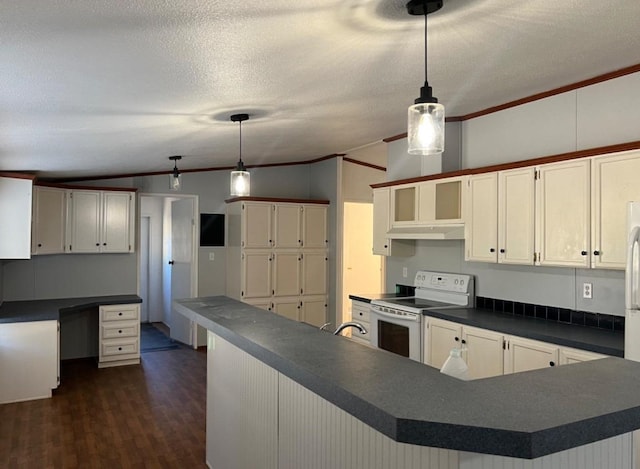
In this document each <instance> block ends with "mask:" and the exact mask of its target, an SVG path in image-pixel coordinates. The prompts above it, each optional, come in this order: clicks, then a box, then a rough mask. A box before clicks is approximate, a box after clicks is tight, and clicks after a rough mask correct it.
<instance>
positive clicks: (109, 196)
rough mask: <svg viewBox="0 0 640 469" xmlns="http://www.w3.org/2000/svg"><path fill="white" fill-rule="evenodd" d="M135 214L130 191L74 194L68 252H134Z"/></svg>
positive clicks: (71, 196)
mask: <svg viewBox="0 0 640 469" xmlns="http://www.w3.org/2000/svg"><path fill="white" fill-rule="evenodd" d="M134 212H135V202H134V197H133V195H132V193H130V192H125V191H89V190H73V191H71V192H70V195H69V209H68V213H69V221H68V230H67V232H68V239H67V243H68V246H69V249H68V252H70V253H96V252H104V253H117V252H133V250H134V241H133V239H134V229H133V228H134V223H135V222H134Z"/></svg>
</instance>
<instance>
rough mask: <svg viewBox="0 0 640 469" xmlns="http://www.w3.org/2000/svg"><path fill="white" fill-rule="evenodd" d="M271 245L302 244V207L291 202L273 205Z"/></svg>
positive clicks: (287, 245) (297, 245)
mask: <svg viewBox="0 0 640 469" xmlns="http://www.w3.org/2000/svg"><path fill="white" fill-rule="evenodd" d="M273 214H274V217H273V247H275V248H278V249H285V248H298V247H300V245H301V244H302V231H301V230H302V221H301V218H302V207H300V206H299V205H297V204H296V205H292V204H275V205H274V206H273Z"/></svg>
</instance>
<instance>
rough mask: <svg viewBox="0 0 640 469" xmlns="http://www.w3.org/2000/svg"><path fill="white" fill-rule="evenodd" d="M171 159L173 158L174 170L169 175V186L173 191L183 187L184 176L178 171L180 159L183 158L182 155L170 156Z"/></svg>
mask: <svg viewBox="0 0 640 469" xmlns="http://www.w3.org/2000/svg"><path fill="white" fill-rule="evenodd" d="M169 159H170V160H173V172H172V173H171V174H170V175H169V188H170V189H171V190H172V191H179V190H180V188H181V187H182V176H181V175H180V171H178V161H179V160H181V159H182V157H181V156H170V157H169Z"/></svg>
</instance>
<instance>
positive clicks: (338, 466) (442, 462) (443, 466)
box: [278, 375, 458, 469]
mask: <svg viewBox="0 0 640 469" xmlns="http://www.w3.org/2000/svg"><path fill="white" fill-rule="evenodd" d="M279 383H280V384H279V401H280V422H279V450H278V454H279V468H280V469H299V468H301V467H304V468H305V469H457V468H458V451H451V450H446V449H439V448H430V447H426V446H415V445H407V444H404V443H398V442H396V441H393V440H391V439H390V438H388V437H387V436H385V435H383V434H382V433H380V432H377V431H375V430H373V429H372V428H371V427H369V426H367V425H365V424H364V423H362V422H361V421H360V420H358V419H356V418H355V417H353V416H351V415H350V414H348V413H347V412H345V411H343V410H342V409H339V408H338V407H336V406H335V405H333V404H331V403H329V402H328V401H326V400H325V399H323V398H321V397H319V396H318V395H316V394H314V393H312V392H311V391H309V390H307V389H306V388H304V387H302V386H301V385H299V384H298V383H296V382H294V381H292V380H291V379H289V378H287V377H286V376H284V375H280V378H279Z"/></svg>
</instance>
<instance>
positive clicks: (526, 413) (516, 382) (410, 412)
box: [174, 296, 640, 459]
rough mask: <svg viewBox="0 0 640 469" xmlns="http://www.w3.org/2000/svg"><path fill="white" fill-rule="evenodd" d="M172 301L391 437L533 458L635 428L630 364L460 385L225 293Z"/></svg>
mask: <svg viewBox="0 0 640 469" xmlns="http://www.w3.org/2000/svg"><path fill="white" fill-rule="evenodd" d="M174 305H175V307H176V308H177V309H178V310H179V311H180V312H182V313H184V314H186V315H188V316H189V315H190V316H191V317H192V318H193V319H195V320H196V321H197V322H198V323H199V324H200V325H202V326H203V327H206V328H207V329H209V330H211V331H213V332H214V333H215V334H217V335H218V336H220V337H222V338H223V339H225V340H227V341H229V342H231V343H232V344H234V345H235V346H237V347H239V348H240V349H242V350H244V351H245V352H247V353H249V354H250V355H252V356H254V357H255V358H257V359H258V360H260V361H262V362H264V363H265V364H267V365H268V366H270V367H272V368H274V369H276V370H277V371H279V372H280V373H283V374H284V375H286V376H288V377H289V378H291V379H293V380H294V381H296V382H298V383H300V384H301V385H302V386H304V387H306V388H307V389H309V390H311V391H312V392H314V393H316V394H318V395H320V396H321V397H323V398H324V399H326V400H328V401H329V402H331V403H333V404H334V405H336V406H338V407H339V408H341V409H343V410H345V411H346V412H348V413H350V414H351V415H353V416H355V417H356V418H358V419H360V420H361V421H363V422H364V423H366V424H367V425H369V426H371V427H373V428H374V429H376V430H378V431H380V432H381V433H383V434H385V435H387V436H389V437H390V438H392V439H394V440H396V441H400V442H404V443H410V444H415V445H422V446H433V447H439V448H449V449H454V450H462V451H471V452H477V453H487V454H497V455H504V456H512V457H517V458H528V459H533V458H537V457H540V456H544V455H546V454H551V453H555V452H558V451H562V450H565V449H569V448H573V447H576V446H580V445H584V444H587V443H590V442H594V441H598V440H602V439H605V438H609V437H612V436H615V435H619V434H623V433H627V432H630V431H632V430H636V429H638V428H640V394H639V393H638V392H637V389H640V363H637V362H633V361H628V360H623V359H621V358H613V357H612V358H604V359H602V360H594V361H589V362H583V363H578V364H574V365H566V366H558V367H553V368H546V369H544V370H536V371H529V372H525V373H517V374H511V375H504V376H499V377H495V378H488V379H481V380H476V381H466V382H465V381H460V380H457V379H455V378H452V377H450V376H446V375H443V374H441V373H440V372H439V371H438V370H437V369H435V368H432V367H429V366H426V365H423V364H421V363H418V362H415V361H413V360H409V359H406V358H403V357H400V356H397V355H395V354H392V353H388V352H386V351H383V350H378V349H373V348H371V347H364V346H362V345H359V344H357V343H355V342H354V341H351V340H347V339H345V338H343V337H338V336H334V335H333V334H330V333H327V332H321V331H319V330H318V329H317V328H315V327H312V326H309V325H307V324H304V323H298V322H295V321H291V320H288V319H286V318H283V317H280V316H277V315H276V314H273V313H270V312H268V311H264V310H261V309H258V308H255V307H253V306H251V305H248V304H245V303H241V302H238V301H235V300H232V299H230V298H227V297H224V296H216V297H206V298H192V299H187V300H178V301H176V302H174ZM345 357H349V359H348V360H346V359H345Z"/></svg>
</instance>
